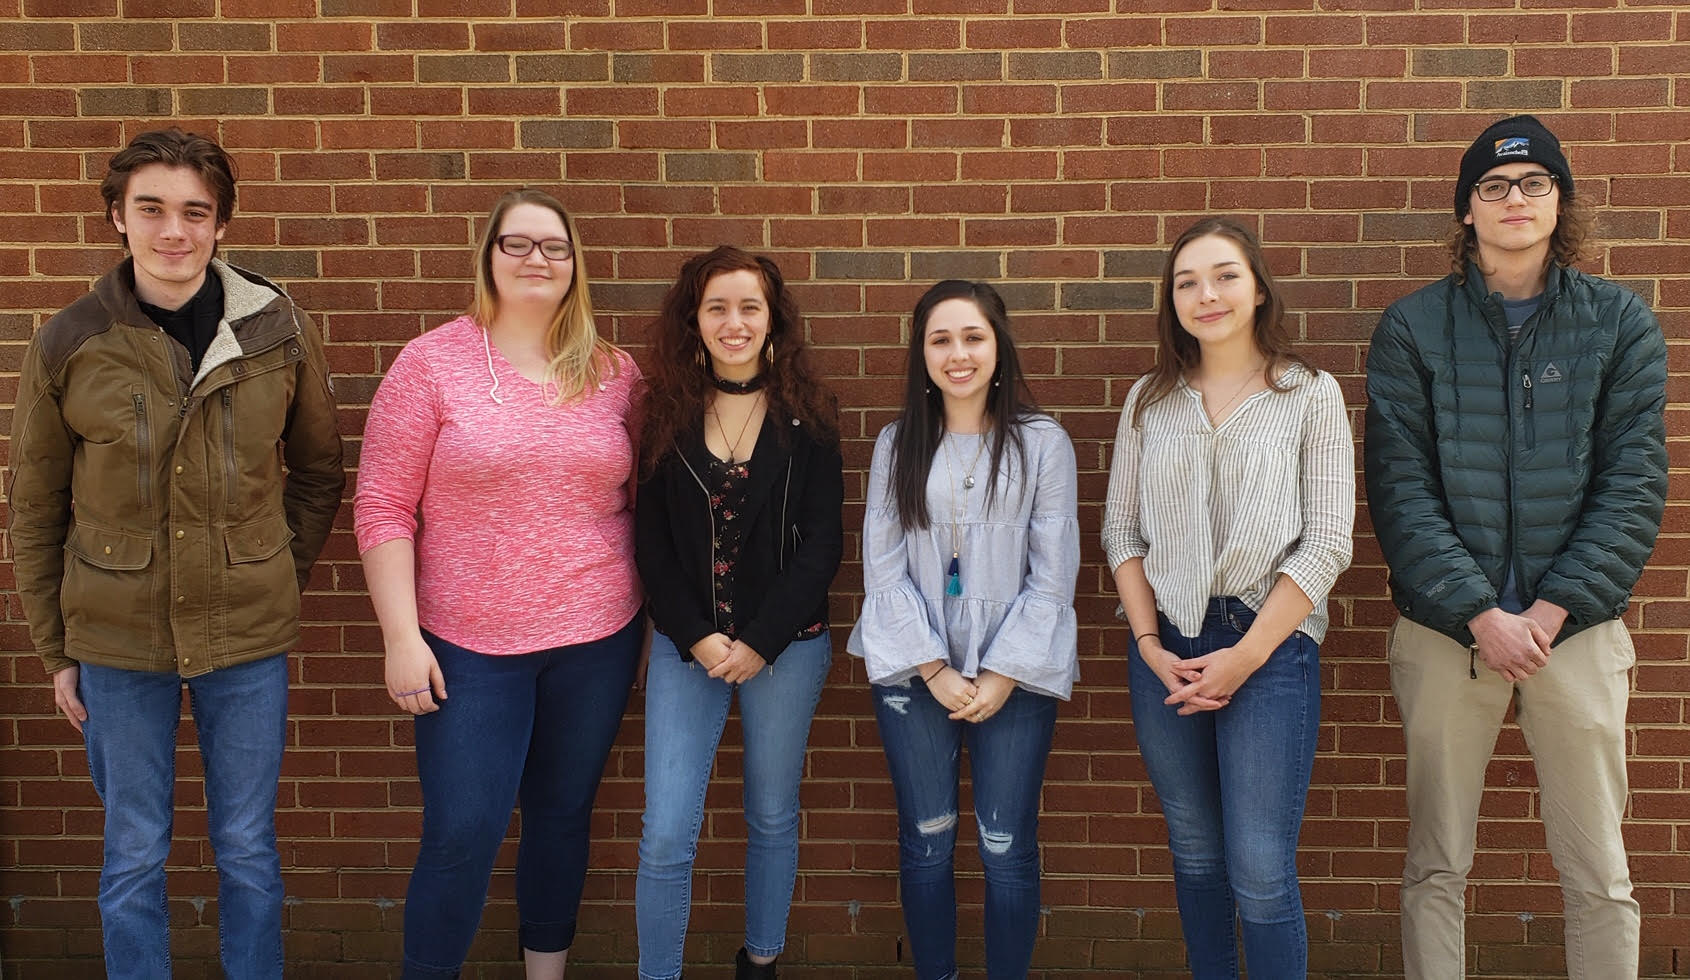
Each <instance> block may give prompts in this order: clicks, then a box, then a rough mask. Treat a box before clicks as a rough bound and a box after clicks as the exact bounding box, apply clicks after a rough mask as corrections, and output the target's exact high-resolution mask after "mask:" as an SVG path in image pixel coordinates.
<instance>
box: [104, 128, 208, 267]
mask: <svg viewBox="0 0 1690 980" xmlns="http://www.w3.org/2000/svg"><path fill="white" fill-rule="evenodd" d="M154 163H162V164H164V165H165V166H167V167H186V168H187V169H189V170H192V171H193V172H194V173H196V174H198V175H199V178H200V180H202V181H204V182H205V189H206V190H208V191H210V192H211V196H212V197H213V198H215V202H214V203H216V205H217V227H219V228H221V227H223V226H224V225H226V224H228V223H229V219H230V218H232V217H234V216H235V162H234V161H233V160H231V159H229V154H228V153H225V152H224V150H223V148H222V147H221V146H218V145H217V144H216V143H215V142H214V141H212V140H209V139H207V138H205V137H204V136H201V135H199V134H198V133H188V132H184V131H182V130H181V129H179V128H177V127H175V126H172V127H170V128H169V129H152V130H148V131H147V132H145V133H141V134H140V135H138V136H136V137H135V138H134V139H132V140H130V141H129V145H128V146H126V147H124V148H123V149H121V150H119V151H117V153H115V154H113V155H112V158H111V162H110V163H109V164H107V165H106V176H105V178H104V179H102V180H101V181H100V197H101V198H102V199H103V200H104V201H105V202H106V221H107V222H108V223H109V224H111V225H112V227H113V228H116V227H117V224H116V222H114V221H112V215H113V214H114V213H115V214H122V213H123V199H124V196H125V195H127V194H128V193H129V178H130V177H132V176H134V174H135V171H137V170H140V169H141V168H142V167H145V166H149V165H151V164H154ZM117 237H118V238H119V239H120V240H121V241H122V242H123V246H124V247H125V248H128V247H129V236H128V235H126V234H124V233H123V232H121V231H120V232H118V233H117ZM211 254H213V255H216V254H217V243H216V242H212V243H211Z"/></svg>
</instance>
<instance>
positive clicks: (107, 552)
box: [106, 544, 111, 555]
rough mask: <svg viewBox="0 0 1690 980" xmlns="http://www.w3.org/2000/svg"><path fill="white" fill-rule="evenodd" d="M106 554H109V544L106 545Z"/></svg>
mask: <svg viewBox="0 0 1690 980" xmlns="http://www.w3.org/2000/svg"><path fill="white" fill-rule="evenodd" d="M106 554H108V555H109V554H111V545H109V544H108V545H106Z"/></svg>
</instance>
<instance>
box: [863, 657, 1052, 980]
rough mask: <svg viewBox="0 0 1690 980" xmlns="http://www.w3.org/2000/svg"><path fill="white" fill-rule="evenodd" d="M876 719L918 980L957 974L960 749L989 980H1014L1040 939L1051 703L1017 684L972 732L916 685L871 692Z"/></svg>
mask: <svg viewBox="0 0 1690 980" xmlns="http://www.w3.org/2000/svg"><path fill="white" fill-rule="evenodd" d="M874 713H875V717H876V719H878V721H879V724H880V739H881V744H882V747H883V748H884V749H885V750H886V764H887V767H888V768H889V769H890V770H891V772H892V789H893V792H894V794H895V795H896V796H897V800H898V854H899V858H898V880H899V884H900V887H901V891H902V898H903V905H904V926H905V929H906V930H907V932H908V939H909V945H910V958H911V959H912V960H913V961H914V964H915V974H916V977H917V978H918V980H946V978H948V977H954V976H956V973H957V963H956V882H955V879H954V877H953V875H952V870H951V864H952V855H953V852H954V851H955V850H956V835H957V824H958V818H957V783H958V778H959V774H960V771H961V766H962V747H963V745H964V744H965V743H966V744H967V746H968V761H969V772H970V774H971V777H972V780H973V786H974V815H975V824H976V826H977V829H978V832H979V843H980V863H981V864H982V865H984V867H985V872H986V927H985V937H986V976H987V977H989V978H991V980H1020V978H1022V977H1025V976H1026V975H1027V969H1028V965H1029V964H1030V963H1031V962H1032V958H1033V940H1034V938H1035V937H1036V936H1037V935H1038V931H1039V842H1038V826H1039V792H1040V789H1041V788H1042V787H1043V785H1044V774H1045V757H1046V756H1048V755H1049V754H1050V742H1051V735H1052V733H1053V732H1054V731H1055V730H1056V699H1055V698H1052V697H1047V696H1045V695H1042V694H1033V693H1031V692H1029V691H1025V690H1022V689H1021V688H1016V689H1015V692H1014V693H1012V694H1011V695H1010V696H1009V700H1008V701H1006V702H1004V706H1003V708H1002V709H1000V710H999V711H998V713H997V714H996V715H993V716H992V717H991V718H990V719H988V720H987V721H985V722H982V723H980V724H978V725H976V724H970V723H968V722H959V721H951V720H950V718H949V717H947V716H948V715H949V712H948V711H946V710H945V708H944V706H943V705H941V704H939V702H937V701H935V700H934V699H933V695H931V694H929V693H928V691H927V687H926V685H924V684H922V683H921V681H920V680H919V679H917V680H914V681H911V682H910V683H909V684H908V685H894V686H890V687H883V686H880V685H875V687H874Z"/></svg>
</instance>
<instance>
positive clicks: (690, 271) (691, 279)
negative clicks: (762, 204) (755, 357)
mask: <svg viewBox="0 0 1690 980" xmlns="http://www.w3.org/2000/svg"><path fill="white" fill-rule="evenodd" d="M739 271H746V272H751V273H755V274H756V276H757V278H758V281H759V282H760V283H761V284H762V287H763V298H764V299H765V300H766V301H767V303H768V306H769V337H768V340H767V341H766V342H765V346H764V351H763V353H764V357H765V358H766V360H767V364H768V368H767V371H768V375H769V380H768V383H767V384H766V385H765V386H764V388H763V392H764V396H765V397H766V398H767V399H768V411H769V414H770V416H771V417H774V418H777V419H781V420H785V419H793V420H796V421H797V422H798V423H799V424H800V425H802V426H803V427H804V428H805V429H806V430H807V431H808V432H809V433H810V435H811V436H812V437H813V438H815V439H817V440H819V441H821V442H823V443H826V444H828V445H833V444H836V443H837V442H838V441H839V400H838V398H837V397H835V396H834V394H833V392H832V390H831V389H829V388H828V387H827V385H826V383H824V382H823V381H822V379H821V376H820V375H819V374H818V373H817V372H816V369H815V367H814V366H813V365H812V364H811V361H810V355H809V348H808V347H807V346H806V345H805V342H804V320H803V317H802V316H800V314H799V312H798V304H797V302H796V301H795V300H794V299H793V298H792V294H791V292H789V291H788V290H787V288H786V280H785V278H784V277H782V276H781V274H780V267H778V266H776V265H775V263H774V262H773V261H772V260H770V259H768V258H766V257H764V256H761V255H752V254H751V253H749V252H746V251H743V250H741V249H737V248H734V247H733V246H732V245H718V246H716V247H715V248H713V249H711V250H710V251H708V252H705V253H704V254H702V255H695V256H693V257H692V258H690V259H688V260H687V261H686V263H685V264H683V265H682V266H681V272H680V275H679V276H678V277H676V279H675V284H674V285H672V286H670V287H669V292H668V294H667V295H665V296H664V297H663V305H662V307H661V308H660V309H659V311H658V314H657V319H656V320H655V321H654V322H653V323H652V327H651V340H652V343H651V367H650V370H649V371H648V372H647V374H646V386H647V395H646V407H645V425H644V429H643V431H642V434H641V439H640V445H641V455H642V456H643V457H644V466H645V472H646V473H647V474H650V473H651V472H652V471H653V470H654V469H656V467H657V463H658V461H659V460H661V459H662V458H663V457H664V456H665V455H667V454H668V453H669V452H671V451H672V450H673V449H674V443H675V441H676V439H677V438H678V437H680V436H682V435H685V434H689V433H696V432H701V431H703V428H704V411H705V409H706V407H708V405H709V403H710V395H711V393H712V392H713V391H714V390H715V389H714V388H712V386H711V383H710V355H709V352H708V351H706V350H705V348H704V340H703V338H702V337H700V336H699V333H698V307H699V304H700V303H701V302H702V301H703V299H704V287H705V286H706V284H708V283H709V282H710V280H711V279H714V278H715V277H717V276H719V275H722V274H723V273H728V272H739ZM786 430H787V426H785V425H779V426H776V427H775V431H776V432H777V433H778V438H782V439H784V438H786V436H787V431H786Z"/></svg>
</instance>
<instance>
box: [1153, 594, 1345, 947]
mask: <svg viewBox="0 0 1690 980" xmlns="http://www.w3.org/2000/svg"><path fill="white" fill-rule="evenodd" d="M1255 621H1256V614H1255V612H1254V611H1252V610H1251V609H1250V607H1249V606H1246V605H1245V604H1244V603H1243V602H1241V601H1240V600H1238V599H1235V598H1216V599H1210V600H1209V610H1208V613H1207V615H1206V616H1205V618H1204V620H1203V630H1202V632H1201V633H1200V634H1198V636H1196V637H1195V638H1186V637H1183V636H1181V635H1180V633H1179V630H1178V629H1176V628H1175V627H1174V625H1173V624H1172V623H1170V622H1168V621H1167V619H1166V618H1163V619H1161V620H1160V630H1161V640H1162V646H1163V647H1165V648H1166V649H1167V650H1168V651H1169V652H1171V653H1173V654H1174V655H1176V656H1178V657H1181V658H1187V659H1189V658H1192V657H1200V656H1202V655H1204V654H1206V653H1212V652H1214V651H1216V650H1223V649H1225V648H1227V647H1230V646H1232V645H1234V644H1236V643H1237V642H1238V641H1239V640H1241V639H1243V637H1244V633H1245V631H1246V630H1248V629H1249V628H1250V624H1251V623H1253V622H1255ZM1129 642H1130V641H1129ZM1129 655H1130V657H1131V661H1132V662H1131V664H1130V667H1129V671H1128V674H1129V677H1130V680H1131V684H1132V705H1133V728H1134V730H1135V731H1136V732H1137V734H1138V747H1139V752H1140V753H1141V754H1142V755H1143V756H1144V764H1145V767H1146V768H1148V769H1149V770H1150V782H1151V784H1152V785H1153V786H1155V788H1156V795H1157V796H1158V797H1159V798H1160V799H1161V801H1162V813H1163V815H1164V816H1165V817H1166V818H1167V821H1168V848H1169V850H1170V851H1172V852H1173V859H1174V893H1175V897H1176V899H1177V900H1178V902H1179V918H1180V928H1181V929H1182V930H1183V931H1184V933H1185V946H1186V954H1187V956H1188V957H1189V958H1190V965H1191V973H1192V977H1193V978H1194V980H1217V978H1226V980H1235V978H1236V977H1237V976H1238V952H1237V950H1238V942H1237V936H1238V933H1237V932H1236V931H1235V929H1234V919H1235V918H1236V919H1237V920H1239V921H1241V922H1242V923H1243V928H1242V932H1243V936H1244V955H1245V959H1246V961H1247V962H1248V965H1249V968H1250V978H1251V980H1296V978H1300V977H1303V976H1304V975H1305V974H1306V973H1307V972H1308V931H1307V925H1306V924H1305V923H1304V921H1303V896H1302V891H1301V889H1300V886H1299V883H1298V881H1297V835H1298V833H1299V831H1300V830H1301V829H1302V824H1303V807H1304V804H1305V802H1306V800H1307V798H1308V792H1309V774H1310V770H1311V769H1312V768H1313V765H1314V747H1315V735H1316V732H1317V730H1318V729H1319V727H1320V651H1319V648H1318V646H1317V645H1316V644H1315V642H1314V640H1312V639H1310V638H1309V637H1308V636H1306V635H1304V634H1302V633H1292V634H1291V636H1290V637H1289V638H1287V639H1286V640H1285V642H1284V643H1282V644H1280V645H1279V647H1278V648H1277V649H1275V650H1274V651H1273V653H1272V655H1270V656H1269V657H1268V659H1267V662H1266V663H1265V664H1263V665H1262V666H1261V668H1260V669H1258V670H1257V671H1256V672H1255V673H1254V674H1251V675H1250V677H1249V679H1248V680H1246V681H1245V682H1244V685H1243V686H1242V687H1240V688H1239V689H1238V691H1237V693H1235V694H1234V695H1233V696H1232V702H1231V703H1230V704H1228V705H1227V706H1226V707H1225V708H1222V709H1220V710H1219V711H1200V712H1198V713H1197V714H1194V715H1186V716H1184V717H1181V716H1180V715H1179V714H1178V713H1177V711H1176V709H1175V708H1171V707H1168V706H1167V705H1165V704H1163V703H1162V700H1163V699H1164V698H1166V697H1167V696H1168V689H1167V688H1166V687H1165V686H1164V685H1163V684H1162V682H1161V681H1160V680H1158V679H1157V678H1156V674H1155V672H1154V671H1152V670H1151V669H1150V666H1149V665H1148V664H1146V663H1145V662H1144V659H1143V658H1142V657H1140V656H1139V653H1138V645H1137V644H1136V643H1133V644H1131V648H1130V651H1129Z"/></svg>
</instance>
